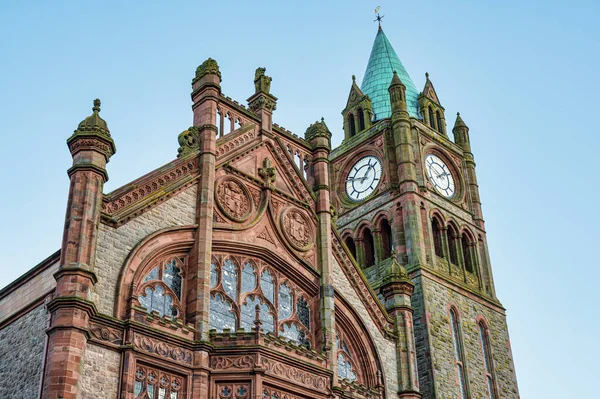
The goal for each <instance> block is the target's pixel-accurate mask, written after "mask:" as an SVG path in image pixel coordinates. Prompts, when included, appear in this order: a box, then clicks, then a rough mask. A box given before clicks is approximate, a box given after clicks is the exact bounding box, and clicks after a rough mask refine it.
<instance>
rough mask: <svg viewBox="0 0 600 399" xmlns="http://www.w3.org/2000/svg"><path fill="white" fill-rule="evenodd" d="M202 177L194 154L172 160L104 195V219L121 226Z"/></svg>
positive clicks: (102, 214) (110, 223) (106, 222)
mask: <svg viewBox="0 0 600 399" xmlns="http://www.w3.org/2000/svg"><path fill="white" fill-rule="evenodd" d="M199 176H200V175H199V170H198V159H197V157H196V155H195V154H192V155H190V156H187V157H182V158H181V159H177V160H175V161H173V162H170V163H168V164H166V165H164V166H162V167H160V168H158V169H156V170H154V171H152V172H150V173H148V174H147V175H145V176H142V177H140V178H139V179H137V180H134V181H133V182H131V183H129V184H127V185H125V186H123V187H121V188H119V189H117V190H115V191H113V192H111V193H109V194H106V195H104V198H103V199H102V213H101V218H102V222H104V223H105V224H108V225H111V226H119V225H122V224H124V223H126V222H128V221H129V220H131V219H133V218H135V217H136V216H138V215H140V214H142V213H143V212H145V211H147V210H148V209H151V208H152V207H154V206H156V205H158V204H159V203H161V202H164V201H165V200H167V199H169V198H171V197H172V196H173V195H175V194H177V193H178V192H180V191H182V190H184V189H185V188H187V187H189V186H190V185H191V184H192V183H194V182H195V181H196V179H197V178H198V177H199Z"/></svg>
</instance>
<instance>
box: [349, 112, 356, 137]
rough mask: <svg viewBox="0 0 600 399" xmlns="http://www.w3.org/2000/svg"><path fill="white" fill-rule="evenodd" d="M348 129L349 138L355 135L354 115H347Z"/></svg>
mask: <svg viewBox="0 0 600 399" xmlns="http://www.w3.org/2000/svg"><path fill="white" fill-rule="evenodd" d="M348 129H350V137H354V135H356V123H355V122H354V115H353V114H351V113H350V114H348Z"/></svg>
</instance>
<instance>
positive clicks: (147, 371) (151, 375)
mask: <svg viewBox="0 0 600 399" xmlns="http://www.w3.org/2000/svg"><path fill="white" fill-rule="evenodd" d="M159 376H160V378H159ZM135 379H136V381H135V385H134V391H133V393H134V396H135V398H139V399H179V398H180V393H181V394H182V395H181V396H185V391H184V380H183V378H182V377H179V376H176V375H172V374H167V373H164V372H162V371H159V370H153V369H151V368H149V367H147V366H145V365H144V366H142V365H138V366H137V371H136V374H135Z"/></svg>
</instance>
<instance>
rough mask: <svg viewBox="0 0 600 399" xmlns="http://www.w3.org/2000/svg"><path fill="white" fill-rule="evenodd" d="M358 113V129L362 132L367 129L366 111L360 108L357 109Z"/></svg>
mask: <svg viewBox="0 0 600 399" xmlns="http://www.w3.org/2000/svg"><path fill="white" fill-rule="evenodd" d="M357 114H358V131H359V132H362V131H363V130H365V113H364V111H363V109H362V108H359V109H358V110H357Z"/></svg>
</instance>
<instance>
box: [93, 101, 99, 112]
mask: <svg viewBox="0 0 600 399" xmlns="http://www.w3.org/2000/svg"><path fill="white" fill-rule="evenodd" d="M92 111H94V112H100V99H99V98H97V99H95V100H94V106H93V107H92Z"/></svg>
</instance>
